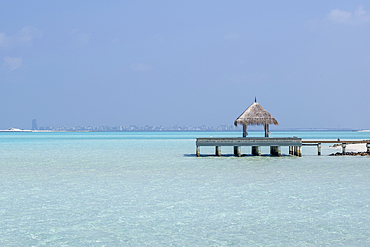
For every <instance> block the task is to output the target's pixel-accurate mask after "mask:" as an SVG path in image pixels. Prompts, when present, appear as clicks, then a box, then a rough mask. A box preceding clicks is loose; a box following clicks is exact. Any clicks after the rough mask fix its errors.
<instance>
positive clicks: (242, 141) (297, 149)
mask: <svg viewBox="0 0 370 247" xmlns="http://www.w3.org/2000/svg"><path fill="white" fill-rule="evenodd" d="M196 146H197V150H196V154H197V156H198V157H199V156H200V147H201V146H214V147H215V154H216V156H221V146H233V147H234V155H235V156H238V157H240V156H241V152H240V147H241V146H250V147H252V155H255V156H260V155H261V146H269V147H270V154H271V155H272V156H281V146H289V154H291V155H295V156H302V138H297V137H275V138H271V137H248V138H247V137H207V138H197V142H196Z"/></svg>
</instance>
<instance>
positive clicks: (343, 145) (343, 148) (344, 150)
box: [342, 143, 346, 154]
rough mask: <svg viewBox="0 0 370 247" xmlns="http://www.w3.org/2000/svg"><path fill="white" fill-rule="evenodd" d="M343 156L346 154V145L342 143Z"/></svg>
mask: <svg viewBox="0 0 370 247" xmlns="http://www.w3.org/2000/svg"><path fill="white" fill-rule="evenodd" d="M342 154H346V144H345V143H342Z"/></svg>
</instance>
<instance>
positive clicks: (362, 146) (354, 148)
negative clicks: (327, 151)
mask: <svg viewBox="0 0 370 247" xmlns="http://www.w3.org/2000/svg"><path fill="white" fill-rule="evenodd" d="M331 148H333V149H335V150H342V146H336V147H331ZM346 152H366V143H358V144H347V145H346Z"/></svg>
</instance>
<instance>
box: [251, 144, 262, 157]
mask: <svg viewBox="0 0 370 247" xmlns="http://www.w3.org/2000/svg"><path fill="white" fill-rule="evenodd" d="M252 155H254V156H261V147H259V146H252Z"/></svg>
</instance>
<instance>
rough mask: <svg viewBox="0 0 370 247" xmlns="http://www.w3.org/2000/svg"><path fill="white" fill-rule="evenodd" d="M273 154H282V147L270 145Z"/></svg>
mask: <svg viewBox="0 0 370 247" xmlns="http://www.w3.org/2000/svg"><path fill="white" fill-rule="evenodd" d="M270 154H271V156H278V157H280V156H281V147H280V146H270Z"/></svg>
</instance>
